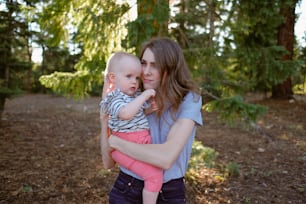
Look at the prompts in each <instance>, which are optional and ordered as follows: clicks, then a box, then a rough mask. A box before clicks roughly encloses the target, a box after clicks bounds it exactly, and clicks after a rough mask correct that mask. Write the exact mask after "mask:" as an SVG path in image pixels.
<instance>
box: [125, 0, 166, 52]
mask: <svg viewBox="0 0 306 204" xmlns="http://www.w3.org/2000/svg"><path fill="white" fill-rule="evenodd" d="M137 3H138V5H137V6H138V16H137V19H135V20H134V21H131V22H128V23H127V24H126V27H127V29H128V33H127V39H126V40H123V41H122V42H123V45H124V47H126V48H135V53H137V54H138V53H139V52H140V50H139V49H140V47H141V44H142V43H143V42H145V41H147V40H148V39H150V38H151V37H153V36H167V34H168V27H167V25H168V20H169V15H170V9H169V2H168V1H150V0H149V1H148V0H138V1H137Z"/></svg>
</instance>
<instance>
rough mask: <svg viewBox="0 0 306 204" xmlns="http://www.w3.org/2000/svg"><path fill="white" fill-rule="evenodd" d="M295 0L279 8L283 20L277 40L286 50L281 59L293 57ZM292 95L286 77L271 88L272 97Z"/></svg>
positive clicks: (282, 97) (290, 96)
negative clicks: (286, 52)
mask: <svg viewBox="0 0 306 204" xmlns="http://www.w3.org/2000/svg"><path fill="white" fill-rule="evenodd" d="M296 3H297V0H293V1H292V3H291V5H290V6H288V4H283V5H282V7H281V9H280V14H281V16H283V17H284V22H283V23H282V24H281V25H280V26H279V28H278V35H277V41H278V45H281V46H284V47H285V48H286V50H287V51H288V54H287V55H284V56H283V58H282V60H292V59H293V47H294V23H295V5H296ZM292 97H293V91H292V81H291V78H290V77H288V78H287V79H286V80H285V81H283V82H282V83H280V84H277V85H275V86H274V87H273V88H272V98H278V99H290V98H292Z"/></svg>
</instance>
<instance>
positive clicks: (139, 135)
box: [112, 130, 163, 192]
mask: <svg viewBox="0 0 306 204" xmlns="http://www.w3.org/2000/svg"><path fill="white" fill-rule="evenodd" d="M112 135H116V136H118V137H120V138H122V139H124V140H127V141H130V142H134V143H138V144H149V143H151V136H150V134H149V131H148V130H144V131H139V132H112ZM112 158H113V159H114V160H115V161H116V162H117V163H118V164H119V165H120V166H122V167H124V168H127V169H128V170H130V171H132V172H133V173H135V174H137V175H138V176H140V177H142V178H143V180H144V188H145V189H146V190H147V191H151V192H158V191H159V190H160V189H161V186H162V184H163V171H162V169H160V168H157V167H155V166H152V165H150V164H147V163H145V162H141V161H138V160H135V159H133V158H131V157H129V156H127V155H125V154H123V153H121V152H119V151H117V150H115V151H113V152H112Z"/></svg>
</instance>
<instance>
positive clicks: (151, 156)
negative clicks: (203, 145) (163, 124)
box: [109, 119, 195, 169]
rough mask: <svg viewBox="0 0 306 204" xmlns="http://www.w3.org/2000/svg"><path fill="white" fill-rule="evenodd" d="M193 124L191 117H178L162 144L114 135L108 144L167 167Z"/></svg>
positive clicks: (181, 146)
mask: <svg viewBox="0 0 306 204" xmlns="http://www.w3.org/2000/svg"><path fill="white" fill-rule="evenodd" d="M194 126H195V122H194V121H193V120H191V119H178V120H177V121H176V122H175V123H174V124H173V125H172V127H171V129H170V132H169V134H168V136H167V140H166V142H165V143H163V144H136V143H132V142H128V141H125V140H122V139H119V138H118V137H114V136H111V137H110V139H109V144H110V146H111V147H112V148H115V149H117V150H119V151H121V152H123V153H124V154H127V155H128V156H130V157H132V158H134V159H136V160H140V161H143V162H147V163H149V164H151V165H154V166H157V167H160V168H162V169H169V168H170V167H171V166H172V165H173V163H174V162H175V161H176V159H177V158H178V156H179V154H180V153H181V151H182V149H183V147H184V145H185V144H186V142H187V140H188V138H189V136H190V135H191V133H192V130H193V128H194Z"/></svg>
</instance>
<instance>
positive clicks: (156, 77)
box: [141, 48, 160, 89]
mask: <svg viewBox="0 0 306 204" xmlns="http://www.w3.org/2000/svg"><path fill="white" fill-rule="evenodd" d="M141 65H142V81H143V87H144V88H145V89H157V88H158V87H159V84H160V73H159V70H158V68H157V67H156V63H155V57H154V54H153V52H152V51H151V50H150V49H149V48H147V49H146V50H145V51H144V53H143V56H142V59H141Z"/></svg>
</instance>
